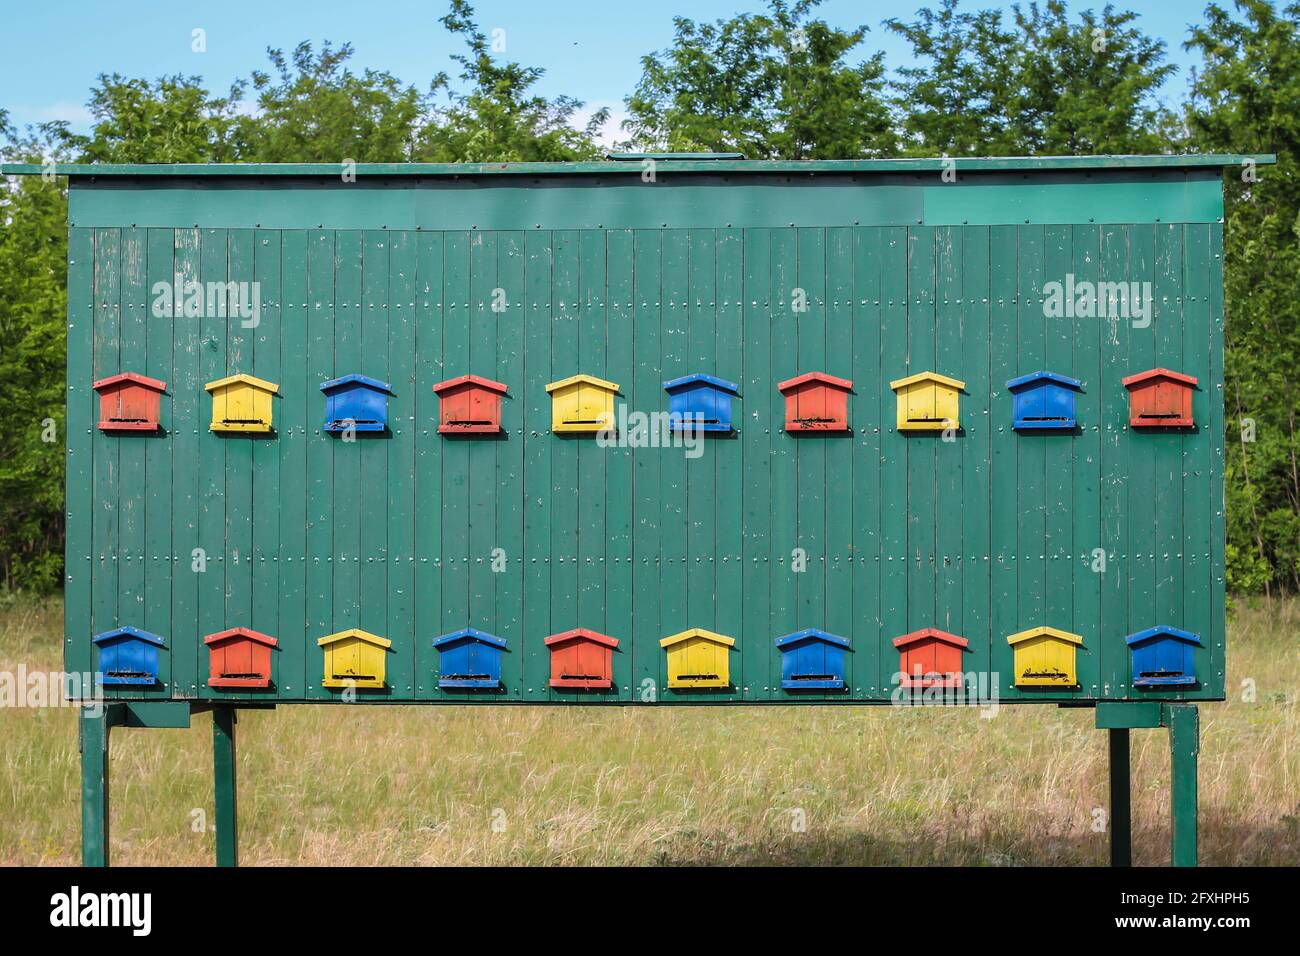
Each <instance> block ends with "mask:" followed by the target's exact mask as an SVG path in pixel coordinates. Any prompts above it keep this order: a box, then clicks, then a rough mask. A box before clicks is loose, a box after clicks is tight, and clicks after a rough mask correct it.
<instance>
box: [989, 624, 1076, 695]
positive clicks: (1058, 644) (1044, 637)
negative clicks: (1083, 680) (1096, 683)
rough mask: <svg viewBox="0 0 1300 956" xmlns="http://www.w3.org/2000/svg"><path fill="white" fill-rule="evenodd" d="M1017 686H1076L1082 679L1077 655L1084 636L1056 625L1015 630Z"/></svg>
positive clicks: (1012, 642) (1010, 637) (1010, 638)
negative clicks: (1017, 631) (1016, 631)
mask: <svg viewBox="0 0 1300 956" xmlns="http://www.w3.org/2000/svg"><path fill="white" fill-rule="evenodd" d="M1007 643H1008V644H1010V645H1011V646H1012V647H1013V648H1014V649H1015V668H1016V675H1015V676H1016V686H1017V687H1073V686H1075V685H1076V684H1077V683H1078V682H1079V677H1078V667H1077V664H1076V659H1077V657H1078V651H1079V648H1080V647H1081V646H1082V644H1083V638H1082V637H1081V636H1080V635H1078V634H1071V633H1070V632H1068V631H1062V630H1060V629H1059V628H1055V627H1031V628H1029V629H1028V630H1025V631H1020V632H1019V633H1016V634H1012V635H1011V636H1009V637H1008V638H1007Z"/></svg>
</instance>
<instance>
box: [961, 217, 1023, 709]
mask: <svg viewBox="0 0 1300 956" xmlns="http://www.w3.org/2000/svg"><path fill="white" fill-rule="evenodd" d="M961 242H962V265H961V273H960V287H959V289H958V291H957V294H958V297H959V298H958V308H957V316H958V319H957V321H958V322H959V323H960V326H959V328H960V330H961V338H960V342H959V343H958V344H959V345H960V347H961V349H962V360H961V361H960V363H957V362H956V361H955V359H956V356H953V355H951V354H949V355H948V356H947V357H948V358H949V360H950V361H953V367H960V368H961V369H962V380H963V381H964V382H965V383H966V394H965V395H964V396H963V398H962V402H963V404H964V406H965V407H964V409H963V411H962V419H963V424H962V428H963V429H964V431H965V438H964V440H963V441H962V442H961V443H960V445H959V447H960V454H961V476H962V487H961V497H960V500H961V501H963V502H967V501H975V502H980V503H984V502H988V501H989V500H990V484H989V483H990V464H991V461H992V448H993V434H994V431H995V430H996V428H997V427H999V426H1005V425H1006V423H1007V416H1006V414H1005V412H1006V408H1007V405H1008V404H1009V399H1008V398H1007V396H1006V393H1005V389H1004V386H1003V383H1004V382H1005V381H1006V379H1002V380H998V379H997V378H994V377H993V376H992V366H993V351H994V350H993V348H992V340H991V334H990V333H991V322H990V318H991V315H992V310H991V307H990V304H989V282H990V267H989V246H990V237H989V230H988V229H986V228H983V227H979V226H974V227H964V228H963V229H962V231H961ZM998 351H1002V350H1001V348H1000V347H999V349H998ZM983 395H987V396H989V399H988V404H987V405H983V406H982V403H981V402H980V401H979V398H978V396H983ZM981 406H982V407H981ZM990 521H991V515H990V509H989V508H988V507H987V506H986V507H963V508H962V514H961V541H960V543H959V545H960V553H959V554H958V559H959V562H960V564H959V567H960V570H961V573H960V580H961V610H962V631H961V634H962V636H963V637H965V638H966V640H968V641H969V642H970V650H969V653H968V654H966V655H965V660H966V669H967V672H968V673H973V674H974V675H976V676H975V681H974V682H975V689H976V693H977V694H978V695H979V696H980V697H987V696H990V691H991V689H992V687H993V686H994V685H993V684H992V682H991V680H990V679H989V678H988V676H987V675H988V674H989V671H990V664H989V660H990V643H991V642H992V641H995V640H996V639H997V634H996V632H993V631H990V626H991V620H992V615H991V608H990V584H991V578H990V574H991V572H990V561H989V555H990V553H991V551H990V548H991V537H990V534H991V525H990ZM981 677H983V682H982V683H981ZM968 686H969V682H968Z"/></svg>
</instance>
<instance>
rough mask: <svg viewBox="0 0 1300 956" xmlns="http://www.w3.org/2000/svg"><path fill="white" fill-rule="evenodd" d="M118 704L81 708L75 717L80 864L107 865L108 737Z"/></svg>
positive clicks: (116, 717)
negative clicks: (78, 751) (78, 757)
mask: <svg viewBox="0 0 1300 956" xmlns="http://www.w3.org/2000/svg"><path fill="white" fill-rule="evenodd" d="M121 706H122V705H120V704H116V705H114V704H108V705H105V706H104V707H102V708H100V709H99V710H98V712H97V713H96V712H95V711H94V710H92V709H90V708H83V709H82V711H81V713H80V718H79V720H78V728H79V730H80V741H81V865H82V866H108V850H109V818H110V814H109V775H108V738H109V732H110V731H111V729H112V727H113V724H114V723H115V722H116V721H117V719H119V718H120V715H121Z"/></svg>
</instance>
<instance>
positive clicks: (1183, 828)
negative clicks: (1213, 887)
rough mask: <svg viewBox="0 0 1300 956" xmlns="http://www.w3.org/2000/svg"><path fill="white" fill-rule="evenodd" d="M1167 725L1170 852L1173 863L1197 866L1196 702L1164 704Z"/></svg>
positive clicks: (1198, 733) (1198, 738)
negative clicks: (1170, 816) (1170, 815)
mask: <svg viewBox="0 0 1300 956" xmlns="http://www.w3.org/2000/svg"><path fill="white" fill-rule="evenodd" d="M1163 717H1164V724H1165V726H1166V727H1168V728H1169V757H1170V784H1169V788H1170V795H1169V796H1170V799H1169V805H1170V812H1171V814H1172V820H1171V826H1170V833H1171V838H1170V843H1171V847H1170V854H1171V860H1172V863H1173V865H1174V866H1196V862H1197V861H1196V758H1197V754H1198V753H1199V752H1200V749H1201V744H1200V736H1201V727H1200V714H1199V712H1198V711H1197V708H1196V705H1195V704H1166V705H1165V706H1164V714H1163Z"/></svg>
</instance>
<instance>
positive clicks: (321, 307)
mask: <svg viewBox="0 0 1300 956" xmlns="http://www.w3.org/2000/svg"><path fill="white" fill-rule="evenodd" d="M337 242H338V236H337V235H336V234H335V233H333V232H327V231H323V230H310V231H308V232H307V233H306V247H307V248H306V252H307V284H306V290H307V294H306V297H305V299H304V301H305V302H306V311H307V316H308V318H307V328H306V339H307V348H306V365H307V390H308V392H309V393H310V398H308V399H306V400H305V406H304V415H305V421H306V423H307V424H306V426H305V427H306V429H307V433H306V436H305V440H306V444H307V448H306V459H307V461H306V466H307V475H306V483H307V527H306V529H305V531H306V540H307V554H306V558H307V567H306V575H305V582H306V594H305V603H306V609H307V611H306V616H307V622H306V623H307V636H306V641H305V647H304V649H303V661H304V670H303V683H304V685H305V687H306V696H307V697H308V699H312V700H330V699H333V697H334V696H335V695H334V694H333V692H331V691H329V690H327V689H326V688H324V687H323V686H321V680H322V675H323V674H324V671H325V654H324V652H323V651H322V650H321V648H320V647H319V646H317V644H316V642H317V641H318V640H320V639H321V638H322V637H324V636H326V635H327V634H332V633H334V631H335V630H336V628H335V627H334V519H335V515H334V446H335V443H336V441H337V439H336V438H334V437H333V436H331V435H329V434H327V433H326V432H325V431H324V428H323V426H324V409H323V407H322V406H321V405H320V404H319V396H320V385H321V383H322V382H328V381H329V380H330V379H332V378H335V377H336V375H335V365H334V348H335V346H334V342H335V324H336V319H337V313H338V312H340V311H342V309H341V306H342V301H341V299H336V298H335V280H334V261H335V246H336V245H337Z"/></svg>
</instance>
